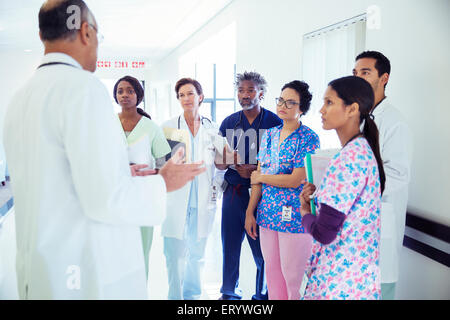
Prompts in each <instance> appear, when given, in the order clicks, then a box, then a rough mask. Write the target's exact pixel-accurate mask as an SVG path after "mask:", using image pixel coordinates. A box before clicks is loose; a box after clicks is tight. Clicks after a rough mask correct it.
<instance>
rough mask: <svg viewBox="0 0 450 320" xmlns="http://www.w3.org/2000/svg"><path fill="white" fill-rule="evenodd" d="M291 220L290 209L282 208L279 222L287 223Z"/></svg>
mask: <svg viewBox="0 0 450 320" xmlns="http://www.w3.org/2000/svg"><path fill="white" fill-rule="evenodd" d="M291 220H292V207H286V206H283V214H282V218H281V221H283V222H289V221H291Z"/></svg>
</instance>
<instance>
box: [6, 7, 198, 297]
mask: <svg viewBox="0 0 450 320" xmlns="http://www.w3.org/2000/svg"><path fill="white" fill-rule="evenodd" d="M39 29H40V37H41V40H42V41H43V43H44V46H45V55H44V57H43V59H42V62H41V65H40V66H39V67H38V69H37V70H36V72H35V73H34V75H33V76H32V77H31V79H30V80H29V81H28V82H27V83H26V85H25V86H24V87H23V88H22V89H21V90H20V91H19V92H18V93H17V94H16V95H15V96H14V98H13V100H12V102H11V104H10V106H9V108H8V110H7V114H6V118H5V129H4V130H5V131H4V133H5V138H4V142H5V149H6V157H7V161H8V165H9V168H10V173H11V183H12V189H13V194H14V198H15V215H16V236H17V258H16V269H17V278H18V281H17V282H18V291H19V296H20V298H21V299H146V298H147V289H146V277H145V272H144V270H145V266H144V258H143V253H142V244H141V238H140V231H139V226H150V225H156V224H160V223H161V222H162V221H163V219H164V216H165V206H166V192H170V191H174V190H176V189H178V188H181V187H182V186H183V185H185V184H186V183H187V182H188V181H190V180H192V179H193V178H194V177H195V176H196V175H198V174H200V173H202V172H204V170H205V169H204V168H200V165H199V164H191V165H182V164H179V161H178V162H177V157H173V158H175V160H172V161H169V162H168V163H167V164H166V165H165V166H164V167H163V168H162V169H161V170H160V174H158V175H147V174H148V173H150V172H151V171H150V170H147V171H146V172H139V171H137V169H141V168H142V166H137V167H132V168H131V170H130V166H129V164H128V157H127V149H126V145H125V143H124V142H123V139H122V136H121V131H120V130H121V128H120V127H119V124H118V122H117V119H116V116H115V115H114V112H113V106H112V105H111V102H110V101H111V100H110V98H109V96H108V92H107V90H106V88H105V87H104V86H103V85H102V83H101V82H100V81H99V80H98V79H97V78H96V77H95V76H94V75H93V74H92V72H94V71H95V69H96V60H97V48H98V36H99V34H98V32H97V31H98V26H97V23H96V21H95V18H94V17H93V15H92V13H91V12H90V11H89V9H88V8H87V6H86V4H85V3H84V2H83V1H82V0H68V1H66V0H62V1H61V0H59V1H47V2H46V3H44V4H43V6H42V7H41V10H40V12H39ZM178 156H179V155H178ZM173 158H172V159H173ZM178 160H179V159H178ZM134 175H138V176H136V177H133V176H134ZM144 175H146V176H144Z"/></svg>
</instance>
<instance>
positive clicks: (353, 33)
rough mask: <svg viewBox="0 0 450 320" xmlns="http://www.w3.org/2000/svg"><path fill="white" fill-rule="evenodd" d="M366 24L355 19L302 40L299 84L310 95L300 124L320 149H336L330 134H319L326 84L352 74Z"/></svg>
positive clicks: (334, 135) (333, 134)
mask: <svg viewBox="0 0 450 320" xmlns="http://www.w3.org/2000/svg"><path fill="white" fill-rule="evenodd" d="M365 32H366V20H365V16H359V17H357V18H353V19H351V20H348V21H344V22H341V23H339V24H336V25H334V26H331V27H328V28H325V29H322V30H319V31H317V32H313V33H309V34H307V35H305V36H304V37H303V60H302V70H303V75H302V78H303V80H304V81H305V82H306V83H308V84H309V86H310V91H311V92H312V94H313V99H312V102H311V109H310V110H309V112H308V114H307V115H306V116H305V117H304V119H303V122H304V123H305V124H306V125H307V126H309V127H311V129H313V130H314V131H315V132H316V133H317V134H318V135H319V137H320V144H321V149H330V148H340V142H339V139H338V137H337V135H336V133H335V131H334V130H329V131H326V130H323V129H322V121H321V116H320V113H319V110H320V108H321V107H322V105H323V94H324V93H325V89H326V87H327V84H328V83H329V82H330V81H332V80H334V79H337V78H340V77H344V76H347V75H351V74H352V69H353V67H354V61H355V57H356V55H358V54H359V53H361V52H362V51H364V48H365Z"/></svg>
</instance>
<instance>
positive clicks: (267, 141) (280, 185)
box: [245, 80, 319, 300]
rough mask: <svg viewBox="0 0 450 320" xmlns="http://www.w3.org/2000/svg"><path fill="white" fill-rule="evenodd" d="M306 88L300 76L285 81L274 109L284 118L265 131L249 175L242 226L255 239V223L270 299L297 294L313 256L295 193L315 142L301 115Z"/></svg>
mask: <svg viewBox="0 0 450 320" xmlns="http://www.w3.org/2000/svg"><path fill="white" fill-rule="evenodd" d="M308 88H309V86H308V85H307V84H306V83H305V82H302V81H298V80H296V81H292V82H289V83H287V84H285V85H284V86H283V88H282V91H281V95H280V97H279V98H277V99H276V102H277V115H278V117H280V119H281V120H282V121H283V124H282V125H280V126H277V127H274V128H271V129H268V130H267V131H266V132H265V133H264V135H263V137H262V141H261V147H260V151H259V154H258V170H256V171H254V172H253V173H252V175H251V183H252V193H251V197H250V202H249V205H248V208H247V213H246V219H245V229H246V231H247V233H248V234H249V236H250V237H252V238H253V239H256V237H258V234H257V231H256V230H257V228H256V227H257V226H256V225H257V224H258V225H259V236H260V242H261V250H262V253H263V257H264V261H265V263H266V277H267V289H268V292H269V299H271V300H288V299H289V300H298V299H299V298H300V294H299V289H300V286H301V283H302V279H303V273H304V269H305V266H306V262H307V259H308V258H309V257H310V256H311V243H312V237H311V235H309V234H307V233H305V230H304V228H303V226H302V224H301V215H300V199H299V195H300V192H301V191H302V184H301V183H302V181H303V180H304V179H305V178H306V172H305V164H304V158H305V155H306V153H314V150H316V149H318V148H319V137H318V136H317V134H316V133H315V132H314V131H312V130H311V129H310V128H308V127H307V126H305V125H304V124H303V123H302V122H301V121H300V117H301V116H302V115H304V114H306V113H307V112H308V110H309V107H310V104H311V98H312V95H311V93H310V92H309V90H308ZM256 208H257V217H256V219H255V217H254V215H253V212H254V210H255V209H256Z"/></svg>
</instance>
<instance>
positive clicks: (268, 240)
mask: <svg viewBox="0 0 450 320" xmlns="http://www.w3.org/2000/svg"><path fill="white" fill-rule="evenodd" d="M259 234H260V238H261V248H262V252H263V255H264V260H265V261H266V276H267V287H268V289H269V299H270V300H299V299H300V287H301V284H302V280H303V274H304V273H305V268H306V263H307V261H308V258H309V257H311V247H312V236H311V235H310V234H307V233H289V232H278V231H274V230H270V229H267V228H263V227H260V228H259Z"/></svg>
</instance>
